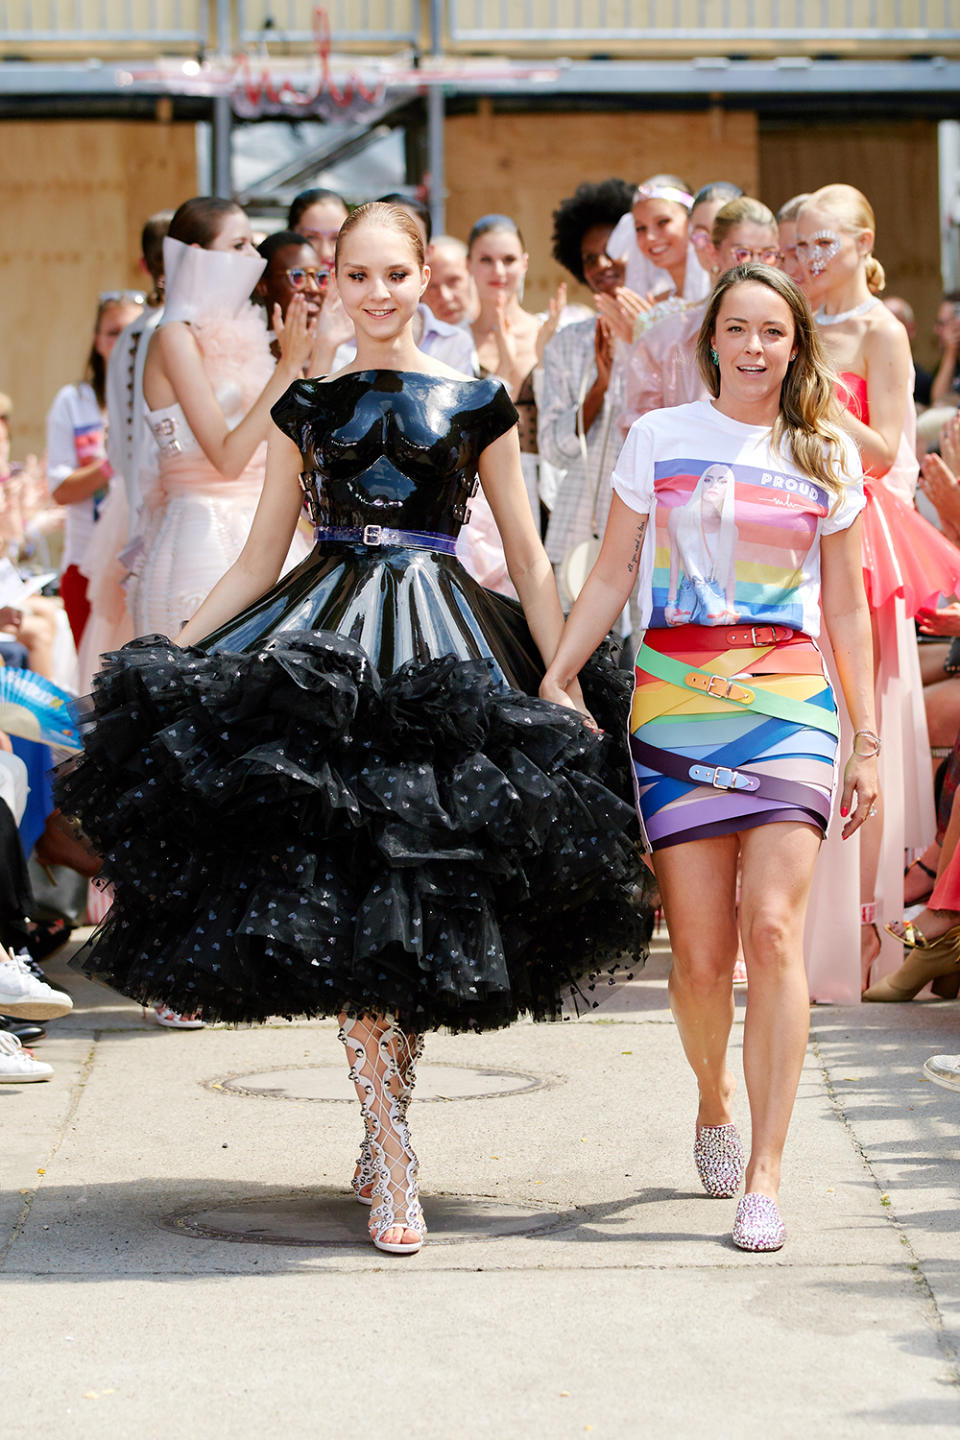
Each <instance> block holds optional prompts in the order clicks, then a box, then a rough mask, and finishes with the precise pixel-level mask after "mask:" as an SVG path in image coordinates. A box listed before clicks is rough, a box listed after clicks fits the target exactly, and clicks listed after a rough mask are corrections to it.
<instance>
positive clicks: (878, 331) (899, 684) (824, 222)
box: [796, 185, 960, 1000]
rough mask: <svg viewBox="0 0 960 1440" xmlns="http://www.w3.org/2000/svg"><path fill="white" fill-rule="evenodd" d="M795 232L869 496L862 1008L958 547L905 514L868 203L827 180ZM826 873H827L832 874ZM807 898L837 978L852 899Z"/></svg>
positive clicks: (906, 822) (903, 398)
mask: <svg viewBox="0 0 960 1440" xmlns="http://www.w3.org/2000/svg"><path fill="white" fill-rule="evenodd" d="M796 226H797V230H796V241H797V254H798V257H799V260H800V262H801V264H802V265H803V267H804V270H805V271H806V273H807V275H808V276H809V278H810V284H811V285H814V284H815V285H816V286H817V290H816V293H817V295H818V296H819V298H820V305H819V308H818V310H817V311H816V316H815V318H816V321H817V325H818V328H819V331H820V335H821V339H822V342H823V346H824V349H825V351H826V353H827V355H828V357H829V359H830V361H831V363H832V365H833V367H834V369H835V370H836V372H837V373H838V374H839V377H840V395H841V398H842V399H843V401H844V404H845V411H844V425H845V428H846V429H847V430H848V432H849V434H850V435H851V436H852V438H853V439H854V440H855V441H856V444H857V446H858V448H859V450H860V457H861V461H862V463H863V469H864V477H865V488H866V496H867V507H866V511H865V515H864V523H863V573H864V583H865V585H866V591H867V599H868V601H869V604H870V611H871V617H872V628H873V653H874V661H875V666H876V704H877V713H878V718H879V723H880V733H881V735H883V736H886V737H888V738H889V740H890V744H889V745H888V746H887V747H886V750H885V752H884V755H883V758H882V760H881V771H880V789H881V795H882V805H881V811H882V818H881V819H880V820H879V821H878V822H877V824H876V825H873V826H870V827H868V829H867V830H866V831H865V832H864V835H863V838H862V840H861V844H860V852H861V853H860V886H859V906H860V913H859V919H860V922H861V924H860V975H859V977H858V978H859V981H860V986H861V988H863V989H864V997H865V998H866V999H870V1000H872V999H876V998H882V993H883V992H882V991H878V990H877V988H876V986H871V985H870V984H869V982H870V981H871V979H872V980H873V981H874V982H877V983H878V984H879V982H881V981H882V980H883V978H884V976H885V975H887V974H889V973H890V971H891V970H893V969H895V967H896V966H897V965H898V963H899V960H900V955H899V953H898V948H897V946H896V943H895V942H894V940H893V939H892V938H889V937H885V938H883V940H882V941H881V933H880V930H879V927H878V926H877V924H876V921H877V918H878V915H880V914H896V913H897V912H899V910H900V907H901V905H902V896H903V866H904V856H905V851H906V850H913V849H917V850H922V849H923V848H924V847H925V845H926V843H927V841H928V840H929V837H930V835H932V834H933V833H934V830H935V824H936V821H935V816H934V807H933V788H932V783H931V777H930V761H929V741H928V736H927V725H926V716H925V714H924V706H923V686H922V682H921V676H920V667H919V661H918V657H917V642H916V634H915V631H914V626H913V619H914V616H915V615H916V614H917V613H918V612H921V611H923V610H924V609H925V607H927V606H930V605H933V604H935V603H936V597H937V596H938V595H939V594H940V593H941V592H943V593H945V594H951V593H953V592H954V591H955V590H956V589H957V587H958V585H960V552H958V551H957V549H956V547H955V546H953V545H952V544H950V543H949V542H948V541H947V540H946V539H945V538H944V537H943V536H942V535H941V534H940V533H939V532H938V531H937V530H935V529H934V527H933V526H932V525H930V524H928V523H927V521H926V520H924V519H923V517H922V516H920V515H919V514H918V513H917V511H916V510H915V508H914V506H913V497H914V494H915V491H916V485H917V475H918V468H919V467H918V464H917V459H916V448H915V438H916V436H915V429H916V413H915V410H914V405H913V363H912V360H911V356H910V342H909V339H908V337H907V333H906V331H905V330H904V328H903V326H902V325H901V324H900V322H899V320H897V319H896V317H895V316H894V315H893V314H892V313H891V312H890V311H889V310H888V309H887V307H886V306H885V305H884V304H883V303H882V301H881V300H880V294H881V292H882V290H883V288H884V285H885V277H884V272H883V266H882V265H881V264H880V262H879V260H878V259H877V258H876V256H875V255H874V253H873V249H874V244H875V240H876V220H875V218H874V213H873V209H872V208H871V206H870V203H869V201H868V200H867V198H866V196H865V195H863V194H861V192H860V191H859V190H856V189H855V188H854V187H853V186H852V185H827V186H825V187H824V188H823V189H821V190H817V191H815V192H814V193H813V194H812V195H810V196H808V198H807V199H806V200H805V201H804V202H803V204H802V205H801V206H800V209H799V211H798V212H797V217H796ZM831 873H832V877H833V878H834V879H838V878H839V869H837V868H834V867H831ZM818 902H819V903H818V906H817V913H818V915H821V914H829V915H830V916H831V924H830V933H829V934H826V935H824V936H822V937H821V943H820V945H819V946H818V954H819V962H818V963H819V964H821V965H825V964H830V965H832V966H833V967H834V968H835V969H836V970H838V971H839V969H840V968H841V967H842V966H843V965H844V963H845V956H846V954H847V953H848V950H849V945H848V941H847V936H848V935H849V927H848V926H847V925H846V924H845V918H844V917H845V915H846V913H847V912H849V911H850V909H851V901H850V899H849V898H848V899H847V901H846V902H845V901H844V899H843V897H842V895H841V894H840V893H839V887H837V888H836V893H834V894H832V895H831V896H829V897H827V896H826V895H822V896H820V897H818ZM879 907H882V909H880V908H879ZM846 998H848V999H852V998H854V997H853V996H848V997H846Z"/></svg>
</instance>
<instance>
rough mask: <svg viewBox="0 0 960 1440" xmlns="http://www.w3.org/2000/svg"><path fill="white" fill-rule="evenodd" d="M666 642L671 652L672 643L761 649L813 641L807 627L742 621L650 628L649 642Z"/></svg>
mask: <svg viewBox="0 0 960 1440" xmlns="http://www.w3.org/2000/svg"><path fill="white" fill-rule="evenodd" d="M658 641H660V642H664V641H666V642H667V643H666V644H663V650H664V651H665V652H666V653H667V654H669V653H670V651H671V647H676V649H677V650H679V651H687V650H712V651H713V652H714V654H716V652H717V651H718V650H726V649H730V650H736V649H740V648H743V647H745V646H750V647H751V648H753V649H759V648H761V647H763V646H771V645H785V644H787V643H788V641H793V642H796V641H803V642H804V643H805V644H807V645H811V644H812V643H813V642H812V641H811V639H810V636H809V635H807V634H806V633H805V632H804V631H803V630H791V628H790V627H789V625H738V626H734V628H733V629H729V630H728V629H727V628H726V627H724V626H721V625H678V626H677V627H676V628H675V629H670V630H648V631H647V637H646V643H647V644H648V645H652V647H653V648H654V649H658V650H659V649H660V648H661V646H660V644H658V643H657V642H658Z"/></svg>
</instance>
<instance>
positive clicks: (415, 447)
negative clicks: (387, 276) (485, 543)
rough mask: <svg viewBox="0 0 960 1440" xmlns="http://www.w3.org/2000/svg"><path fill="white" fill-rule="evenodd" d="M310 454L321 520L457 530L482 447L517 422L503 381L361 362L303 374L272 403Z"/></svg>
mask: <svg viewBox="0 0 960 1440" xmlns="http://www.w3.org/2000/svg"><path fill="white" fill-rule="evenodd" d="M271 413H272V415H273V418H274V420H275V421H276V423H277V425H278V426H279V427H280V429H281V430H283V431H284V433H285V434H287V435H289V436H290V438H291V439H292V440H293V441H294V443H295V444H296V445H297V446H298V448H299V450H300V452H301V455H302V456H303V463H304V469H303V473H302V475H301V484H302V485H303V488H304V493H305V496H306V503H307V511H308V514H309V515H310V518H311V520H313V522H314V524H316V525H337V526H339V525H345V526H356V525H371V524H377V525H383V526H389V527H390V528H392V529H395V530H427V531H432V532H434V533H437V534H442V535H456V534H457V531H458V530H459V529H460V526H461V525H462V524H463V521H464V519H465V516H466V509H467V502H468V501H469V499H470V496H471V495H472V494H473V493H474V491H475V489H476V484H477V463H478V461H479V459H480V455H481V453H482V452H483V450H484V449H485V448H486V447H487V445H489V444H490V443H491V442H492V441H493V440H495V439H497V438H498V436H500V435H502V434H503V433H504V432H505V431H506V430H508V429H509V428H510V427H511V425H514V424H516V420H517V412H516V410H515V408H514V406H513V404H512V402H511V400H510V397H509V396H508V395H507V392H506V391H505V390H504V388H503V385H502V384H501V383H500V381H498V380H492V379H483V380H476V379H467V378H464V379H462V380H454V379H447V378H446V377H443V376H438V375H427V374H422V373H420V372H419V371H409V370H360V371H357V372H355V373H351V374H348V375H341V376H340V377H339V378H338V379H336V380H330V381H321V380H298V381H296V382H295V383H294V384H293V385H292V386H291V387H290V389H289V390H288V391H287V393H286V394H285V395H284V396H283V398H282V399H281V400H279V401H278V402H277V404H276V405H275V406H274V407H273V410H272V412H271Z"/></svg>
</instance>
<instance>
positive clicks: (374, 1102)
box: [340, 1019, 427, 1255]
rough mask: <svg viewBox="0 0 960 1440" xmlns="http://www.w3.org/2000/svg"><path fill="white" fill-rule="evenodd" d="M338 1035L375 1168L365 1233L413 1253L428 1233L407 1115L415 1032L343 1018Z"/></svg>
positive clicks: (395, 1250) (396, 1250)
mask: <svg viewBox="0 0 960 1440" xmlns="http://www.w3.org/2000/svg"><path fill="white" fill-rule="evenodd" d="M340 1038H341V1040H342V1041H343V1043H344V1045H345V1047H346V1049H347V1053H348V1055H349V1056H350V1057H351V1064H350V1078H351V1080H352V1081H353V1083H354V1085H355V1086H356V1089H357V1094H358V1095H359V1097H360V1105H361V1109H362V1110H363V1120H364V1126H365V1130H366V1134H365V1137H364V1138H365V1141H367V1142H368V1149H367V1153H368V1155H369V1159H370V1161H371V1163H372V1165H373V1167H374V1172H375V1180H374V1187H373V1195H372V1197H371V1200H372V1204H373V1211H372V1214H371V1216H370V1224H369V1229H370V1238H371V1240H372V1241H373V1243H374V1245H376V1247H377V1249H378V1250H384V1251H386V1252H387V1253H388V1254H391V1255H414V1254H416V1252H417V1251H418V1250H419V1249H420V1248H421V1246H422V1245H423V1237H424V1236H425V1235H426V1233H427V1227H426V1224H425V1222H424V1218H423V1211H422V1209H421V1208H420V1200H419V1197H418V1193H417V1179H418V1174H419V1166H418V1163H417V1157H416V1155H415V1154H414V1152H413V1147H412V1145H411V1143H410V1131H409V1129H408V1126H407V1121H406V1115H407V1109H408V1106H409V1104H410V1099H411V1097H412V1095H413V1082H414V1079H415V1077H416V1061H417V1060H418V1058H419V1056H420V1053H421V1048H422V1043H421V1040H420V1037H419V1036H415V1035H406V1034H405V1033H404V1032H403V1031H402V1030H400V1029H399V1028H398V1027H397V1026H395V1025H394V1024H393V1023H392V1022H390V1021H387V1022H385V1027H384V1029H383V1030H380V1028H379V1026H376V1027H373V1026H371V1025H370V1023H369V1022H367V1021H364V1020H353V1019H345V1020H344V1021H343V1023H342V1025H341V1030H340ZM362 1159H363V1154H362V1152H361V1160H362ZM391 1230H400V1231H401V1232H402V1231H404V1230H408V1231H414V1232H415V1233H416V1234H417V1235H418V1237H419V1238H418V1239H417V1240H416V1241H408V1242H402V1241H399V1240H385V1239H384V1236H385V1235H387V1234H389V1233H390V1231H391Z"/></svg>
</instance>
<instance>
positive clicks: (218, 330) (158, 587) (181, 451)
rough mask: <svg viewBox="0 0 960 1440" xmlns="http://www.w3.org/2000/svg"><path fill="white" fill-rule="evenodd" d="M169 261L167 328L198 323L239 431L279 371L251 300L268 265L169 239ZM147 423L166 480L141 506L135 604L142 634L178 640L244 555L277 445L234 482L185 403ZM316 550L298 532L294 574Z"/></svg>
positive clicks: (228, 417) (217, 387) (205, 354)
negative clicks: (198, 433) (207, 448)
mask: <svg viewBox="0 0 960 1440" xmlns="http://www.w3.org/2000/svg"><path fill="white" fill-rule="evenodd" d="M180 252H186V254H185V255H181V253H180ZM168 255H169V256H170V257H172V259H173V263H172V265H171V259H170V258H168ZM164 259H165V265H166V274H167V305H166V308H165V310H164V316H163V320H162V321H161V322H160V323H161V326H162V325H164V324H166V323H168V322H169V321H171V320H181V319H186V320H188V321H189V324H190V329H191V331H192V333H193V336H194V338H195V339H196V342H197V346H198V348H199V350H200V353H201V356H202V359H203V367H204V370H205V371H206V374H207V376H208V378H209V380H210V383H211V386H212V388H213V391H214V395H215V397H216V400H217V403H218V405H219V406H220V409H221V411H222V412H223V418H224V420H225V421H226V424H227V427H228V429H233V428H234V427H235V426H236V425H237V424H238V423H239V422H240V421H241V420H242V419H243V417H244V415H246V414H247V412H248V411H249V410H250V408H251V406H252V405H253V403H254V401H255V400H256V399H257V397H258V396H259V395H260V394H261V392H262V391H263V388H264V386H265V385H266V384H267V382H268V381H269V379H270V377H271V375H272V374H273V370H274V360H273V357H272V355H271V353H270V338H271V337H270V335H269V333H268V331H267V329H266V326H265V325H264V323H263V316H262V312H261V311H259V310H257V309H255V308H254V306H253V305H251V304H250V303H249V300H248V299H247V297H248V296H249V294H250V292H251V291H252V289H253V286H254V284H255V283H256V280H257V278H258V276H259V273H260V272H261V271H262V269H263V261H262V260H260V259H259V258H257V259H248V258H247V257H246V256H241V255H230V254H223V253H220V252H214V251H209V250H201V249H199V248H197V247H196V246H184V245H181V244H179V242H178V241H175V240H170V239H169V238H168V239H167V240H165V241H164ZM181 261H182V263H178V262H181ZM146 419H147V424H148V426H149V428H150V430H151V432H152V434H153V437H154V440H155V441H156V445H157V450H158V469H157V480H156V484H155V485H154V487H153V489H152V490H151V491H149V492H148V493H147V494H146V495H145V496H144V498H143V503H142V506H141V513H140V530H141V536H142V552H141V554H140V557H139V559H138V560H137V561H136V562H135V569H136V574H135V577H134V578H133V579H132V580H131V582H130V585H129V591H130V601H129V603H130V607H131V612H132V616H133V625H134V633H135V634H137V635H149V634H154V633H158V634H161V635H170V636H174V635H176V634H177V633H178V632H179V631H180V629H181V628H182V627H183V625H184V624H185V623H186V621H187V620H189V618H190V616H191V615H192V614H193V612H194V611H195V610H196V609H197V608H198V607H199V605H200V603H201V601H202V600H203V599H204V597H205V596H206V595H207V594H208V593H209V592H210V590H212V589H213V586H214V585H215V584H216V582H217V581H218V580H219V579H220V578H221V576H222V575H224V574H225V573H226V572H227V570H229V568H230V566H231V565H232V564H233V562H234V561H235V560H236V559H237V556H238V555H239V554H240V551H241V550H242V549H243V546H244V543H245V541H246V539H247V536H248V535H249V533H250V527H251V525H252V523H253V516H254V513H255V511H256V508H257V504H258V503H259V500H260V492H261V490H262V489H263V480H264V468H265V465H266V452H267V447H266V443H265V442H264V443H262V444H260V445H258V446H257V448H256V449H255V450H254V452H253V454H252V455H251V457H250V459H249V461H248V462H247V464H246V466H245V468H244V469H243V471H242V472H241V474H240V475H238V476H236V477H235V478H228V477H226V476H224V475H222V474H221V473H220V471H219V470H217V468H216V467H215V466H214V465H213V464H212V463H211V461H210V460H209V459H208V458H207V456H206V455H205V454H204V452H203V450H202V448H201V446H200V443H199V441H198V440H197V439H196V437H195V435H194V434H193V431H192V430H191V428H190V426H189V424H188V422H187V419H186V416H185V415H184V412H183V409H182V407H181V406H180V405H179V404H172V405H166V406H164V407H163V408H162V409H157V410H151V409H150V408H149V407H148V408H147V410H146ZM310 548H311V547H310V541H309V539H308V538H307V537H306V536H304V535H302V534H300V533H299V532H298V533H297V534H295V535H294V538H293V542H292V544H291V546H290V551H289V555H288V557H287V564H286V566H285V570H289V569H290V568H291V567H292V566H293V565H295V564H298V563H299V561H300V560H302V559H304V558H305V557H306V555H308V554H309V552H310Z"/></svg>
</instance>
